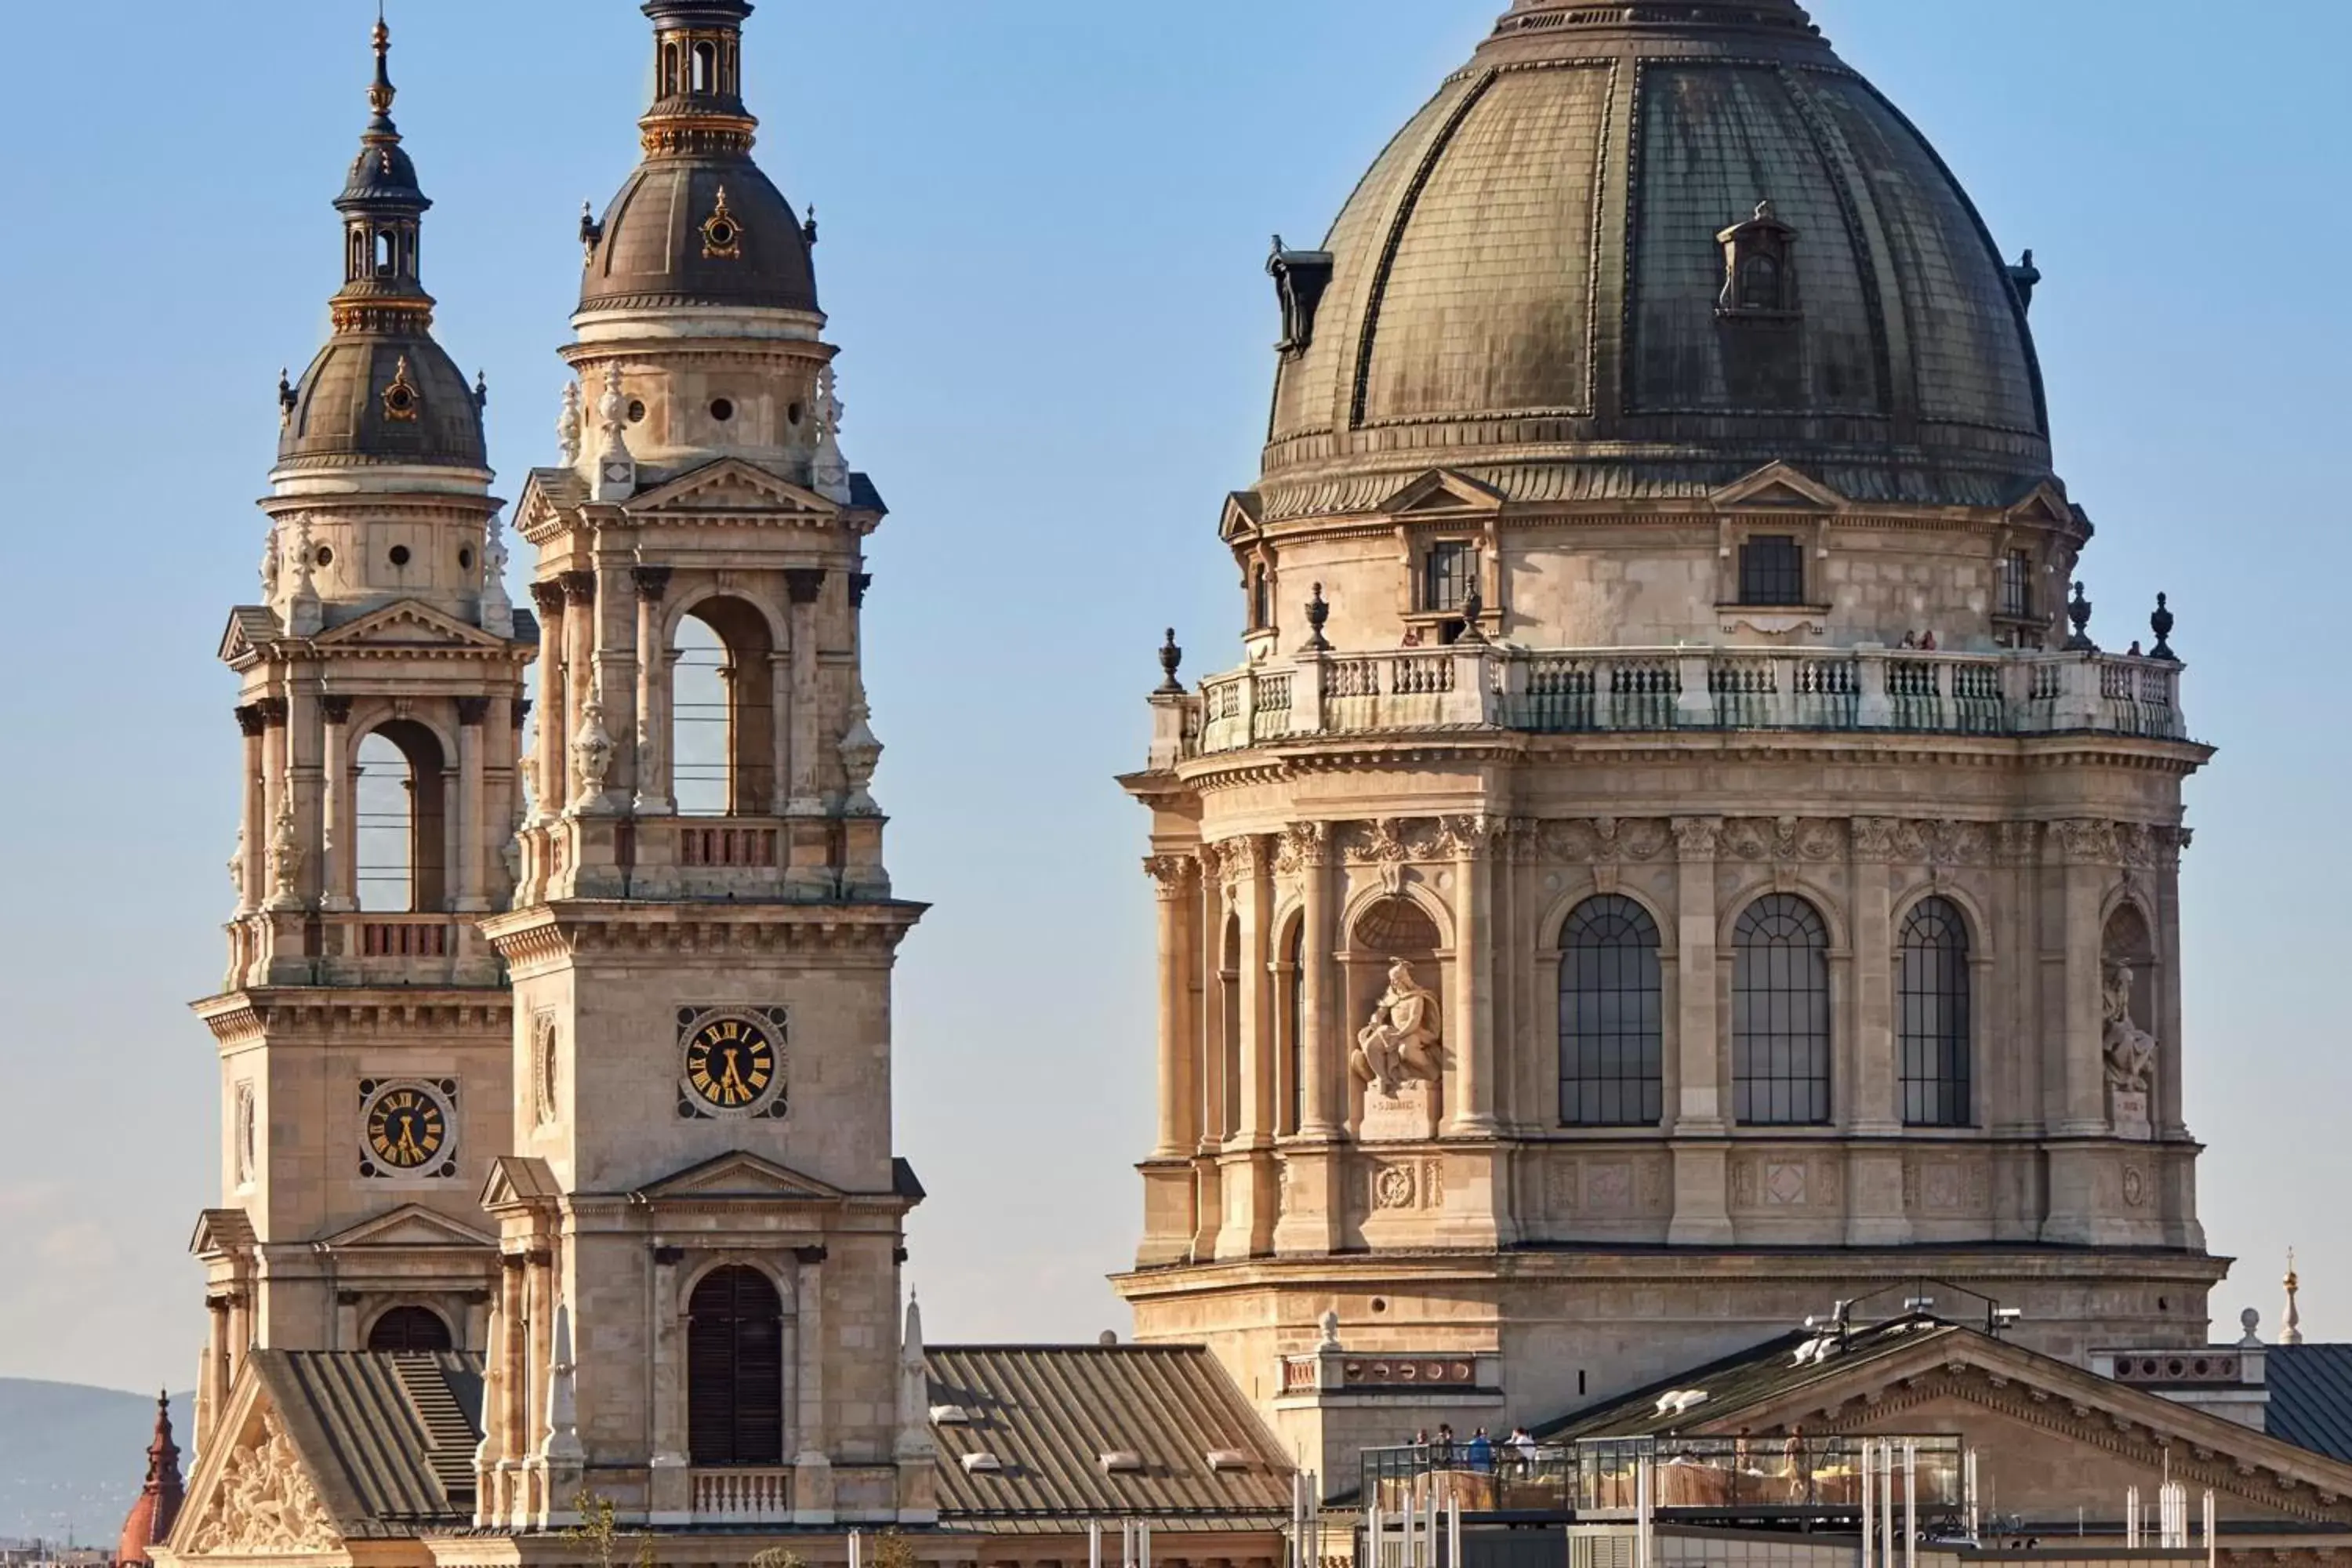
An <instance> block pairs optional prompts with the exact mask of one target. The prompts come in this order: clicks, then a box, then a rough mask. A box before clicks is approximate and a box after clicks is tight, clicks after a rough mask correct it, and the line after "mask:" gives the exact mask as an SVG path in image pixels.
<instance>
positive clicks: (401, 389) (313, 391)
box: [278, 332, 489, 468]
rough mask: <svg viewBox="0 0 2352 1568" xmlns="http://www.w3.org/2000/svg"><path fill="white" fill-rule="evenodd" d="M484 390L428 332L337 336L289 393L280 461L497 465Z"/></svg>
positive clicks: (298, 464) (291, 464)
mask: <svg viewBox="0 0 2352 1568" xmlns="http://www.w3.org/2000/svg"><path fill="white" fill-rule="evenodd" d="M488 460H489V459H488V451H487V448H486V446H485V443H484V441H483V439H482V408H481V402H480V398H479V396H478V394H477V393H476V391H475V389H474V388H473V387H471V386H469V385H467V383H466V377H465V373H463V372H462V371H460V370H459V369H458V368H457V363H456V362H455V361H453V360H451V359H450V357H449V355H448V354H447V353H446V352H445V351H444V350H443V349H442V347H441V345H440V344H439V343H436V342H434V341H433V339H432V338H431V337H430V336H428V335H426V334H425V333H423V332H416V333H400V334H397V335H388V336H377V335H373V334H349V335H342V336H338V337H335V338H333V339H331V340H330V341H329V342H328V344H327V346H326V347H325V348H323V349H321V350H320V351H319V357H318V358H317V359H315V360H312V361H311V362H310V369H308V370H306V371H304V372H303V373H302V379H301V382H300V383H299V384H298V385H297V386H295V387H294V388H293V389H292V391H291V393H290V394H289V406H288V408H287V414H286V423H285V427H284V429H283V430H281V431H280V432H279V434H278V466H279V467H280V468H317V467H331V466H341V465H347V464H351V463H354V462H363V463H420V464H428V465H437V466H444V467H454V468H483V467H486V466H487V465H488Z"/></svg>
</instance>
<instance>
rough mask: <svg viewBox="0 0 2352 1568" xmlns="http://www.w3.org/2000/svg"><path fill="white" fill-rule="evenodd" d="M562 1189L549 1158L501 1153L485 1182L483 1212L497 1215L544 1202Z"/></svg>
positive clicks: (493, 1163) (483, 1186)
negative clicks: (557, 1184)
mask: <svg viewBox="0 0 2352 1568" xmlns="http://www.w3.org/2000/svg"><path fill="white" fill-rule="evenodd" d="M560 1191H561V1189H560V1188H558V1187H557V1186H556V1184H555V1173H554V1172H553V1171H552V1170H551V1169H549V1168H548V1163H547V1162H546V1161H544V1160H541V1159H540V1158H538V1157H537V1156H535V1155H530V1154H501V1155H499V1157H498V1158H497V1159H496V1160H494V1161H492V1162H491V1163H490V1174H489V1179H488V1180H487V1181H485V1182H484V1183H483V1184H482V1211H483V1212H484V1213H485V1214H496V1213H498V1212H499V1210H500V1209H502V1208H518V1207H523V1206H527V1205H531V1204H536V1203H544V1202H546V1201H547V1200H548V1199H550V1198H552V1197H554V1196H555V1195H556V1194H558V1192H560Z"/></svg>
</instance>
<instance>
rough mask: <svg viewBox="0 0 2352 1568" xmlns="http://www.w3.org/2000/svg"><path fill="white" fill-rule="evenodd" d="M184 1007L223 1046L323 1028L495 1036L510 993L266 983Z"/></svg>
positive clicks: (505, 1022) (509, 1015)
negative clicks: (481, 1032)
mask: <svg viewBox="0 0 2352 1568" xmlns="http://www.w3.org/2000/svg"><path fill="white" fill-rule="evenodd" d="M190 1006H191V1008H192V1010H193V1011H194V1013H195V1015H196V1016H198V1017H199V1018H202V1019H203V1020H204V1021H205V1026H206V1027H207V1028H209V1029H210V1030H212V1032H213V1037H214V1039H215V1040H216V1041H218V1042H219V1043H220V1044H221V1045H222V1046H223V1047H247V1046H258V1045H268V1046H271V1047H284V1046H288V1045H293V1044H298V1043H313V1044H317V1045H320V1046H321V1047H323V1046H324V1045H326V1044H327V1040H326V1038H325V1037H327V1036H329V1035H332V1036H335V1037H337V1040H336V1043H337V1044H341V1043H343V1042H344V1040H345V1039H347V1038H348V1037H351V1036H352V1035H362V1036H369V1035H373V1036H383V1037H403V1036H416V1035H430V1036H433V1037H436V1038H437V1039H443V1040H446V1037H448V1036H449V1035H450V1034H452V1033H456V1032H460V1031H467V1030H480V1031H483V1032H485V1033H494V1034H495V1035H496V1036H497V1037H498V1038H499V1040H500V1041H503V1040H504V1038H505V1037H506V1036H507V1035H508V1033H509V1032H510V1031H511V1030H512V1028H513V1026H514V994H513V993H512V992H510V991H509V990H507V989H506V988H505V987H503V986H500V987H497V988H489V987H483V988H479V989H470V988H456V987H452V988H446V989H436V990H429V991H427V990H412V989H407V988H397V987H383V986H370V987H366V988H364V989H362V988H357V987H354V988H352V989H350V990H345V989H342V988H341V987H337V988H334V989H326V988H316V989H313V988H309V987H290V986H289V987H270V988H266V989H254V990H246V991H233V992H228V993H226V994H222V995H218V996H211V997H207V998H205V1000H203V1001H201V1002H195V1003H192V1004H190ZM289 1036H294V1037H297V1038H295V1039H289ZM299 1037H311V1038H310V1039H309V1040H308V1041H304V1040H303V1039H301V1038H299Z"/></svg>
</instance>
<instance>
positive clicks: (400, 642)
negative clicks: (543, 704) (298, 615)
mask: <svg viewBox="0 0 2352 1568" xmlns="http://www.w3.org/2000/svg"><path fill="white" fill-rule="evenodd" d="M314 640H315V641H316V642H317V644H318V646H319V647H321V648H332V649H334V650H335V651H336V652H338V653H363V652H368V651H372V650H378V649H383V650H390V651H396V652H407V651H412V650H415V649H418V648H480V649H483V650H485V651H496V652H499V653H504V652H506V651H507V650H508V649H509V647H510V646H511V645H510V644H509V643H508V641H507V639H506V638H504V637H494V636H492V635H491V634H490V633H488V632H486V631H484V630H482V628H481V627H479V626H467V624H466V623H465V622H463V621H461V620H459V619H457V617H456V616H450V615H445V614H444V613H443V612H441V611H439V610H436V609H435V608H434V607H433V606H432V605H425V604H420V603H418V602H417V601H416V600H415V599H403V600H402V601H400V603H398V604H396V605H385V606H383V608H382V609H380V610H374V611H372V612H370V613H369V614H367V615H364V616H361V617H360V618H359V619H358V620H355V621H351V622H347V623H346V624H344V625H342V626H337V627H335V628H334V629H333V630H332V631H329V632H323V633H321V634H320V636H319V637H317V638H316V639H314Z"/></svg>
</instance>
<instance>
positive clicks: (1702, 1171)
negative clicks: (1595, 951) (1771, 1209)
mask: <svg viewBox="0 0 2352 1568" xmlns="http://www.w3.org/2000/svg"><path fill="white" fill-rule="evenodd" d="M1674 833H1675V858H1676V860H1677V862H1678V863H1679V874H1678V876H1677V878H1676V881H1675V947H1676V948H1677V949H1678V950H1679V954H1680V958H1681V962H1680V963H1678V964H1677V965H1676V966H1675V967H1676V972H1677V973H1676V980H1677V982H1678V984H1677V992H1678V994H1677V995H1676V997H1675V1019H1676V1025H1677V1034H1678V1039H1679V1046H1680V1049H1681V1060H1680V1062H1679V1064H1678V1067H1679V1069H1680V1072H1679V1077H1680V1082H1679V1084H1678V1085H1677V1089H1676V1093H1675V1105H1674V1106H1673V1107H1672V1117H1671V1131H1672V1134H1673V1137H1674V1139H1675V1143H1674V1154H1675V1217H1674V1223H1673V1224H1672V1226H1669V1227H1668V1230H1667V1233H1666V1238H1667V1240H1668V1241H1669V1242H1670V1243H1672V1244H1674V1245H1675V1246H1698V1247H1725V1246H1728V1245H1730V1244H1731V1242H1732V1241H1733V1240H1734V1239H1735V1237H1734V1233H1733V1231H1732V1228H1731V1210H1730V1182H1729V1163H1730V1162H1729V1151H1728V1147H1727V1142H1726V1139H1725V1132H1726V1130H1727V1129H1726V1121H1725V1116H1724V1105H1723V1028H1722V1020H1721V1016H1720V1009H1719V1007H1718V1006H1717V996H1718V994H1719V992H1720V989H1721V986H1722V984H1723V976H1722V974H1721V973H1720V972H1719V966H1718V963H1717V957H1716V948H1717V944H1716V924H1717V910H1716V901H1715V864H1716V854H1717V848H1718V846H1719V844H1720V842H1721V839H1722V836H1723V819H1722V818H1721V817H1719V816H1685V817H1677V818H1676V819H1675V825H1674Z"/></svg>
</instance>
